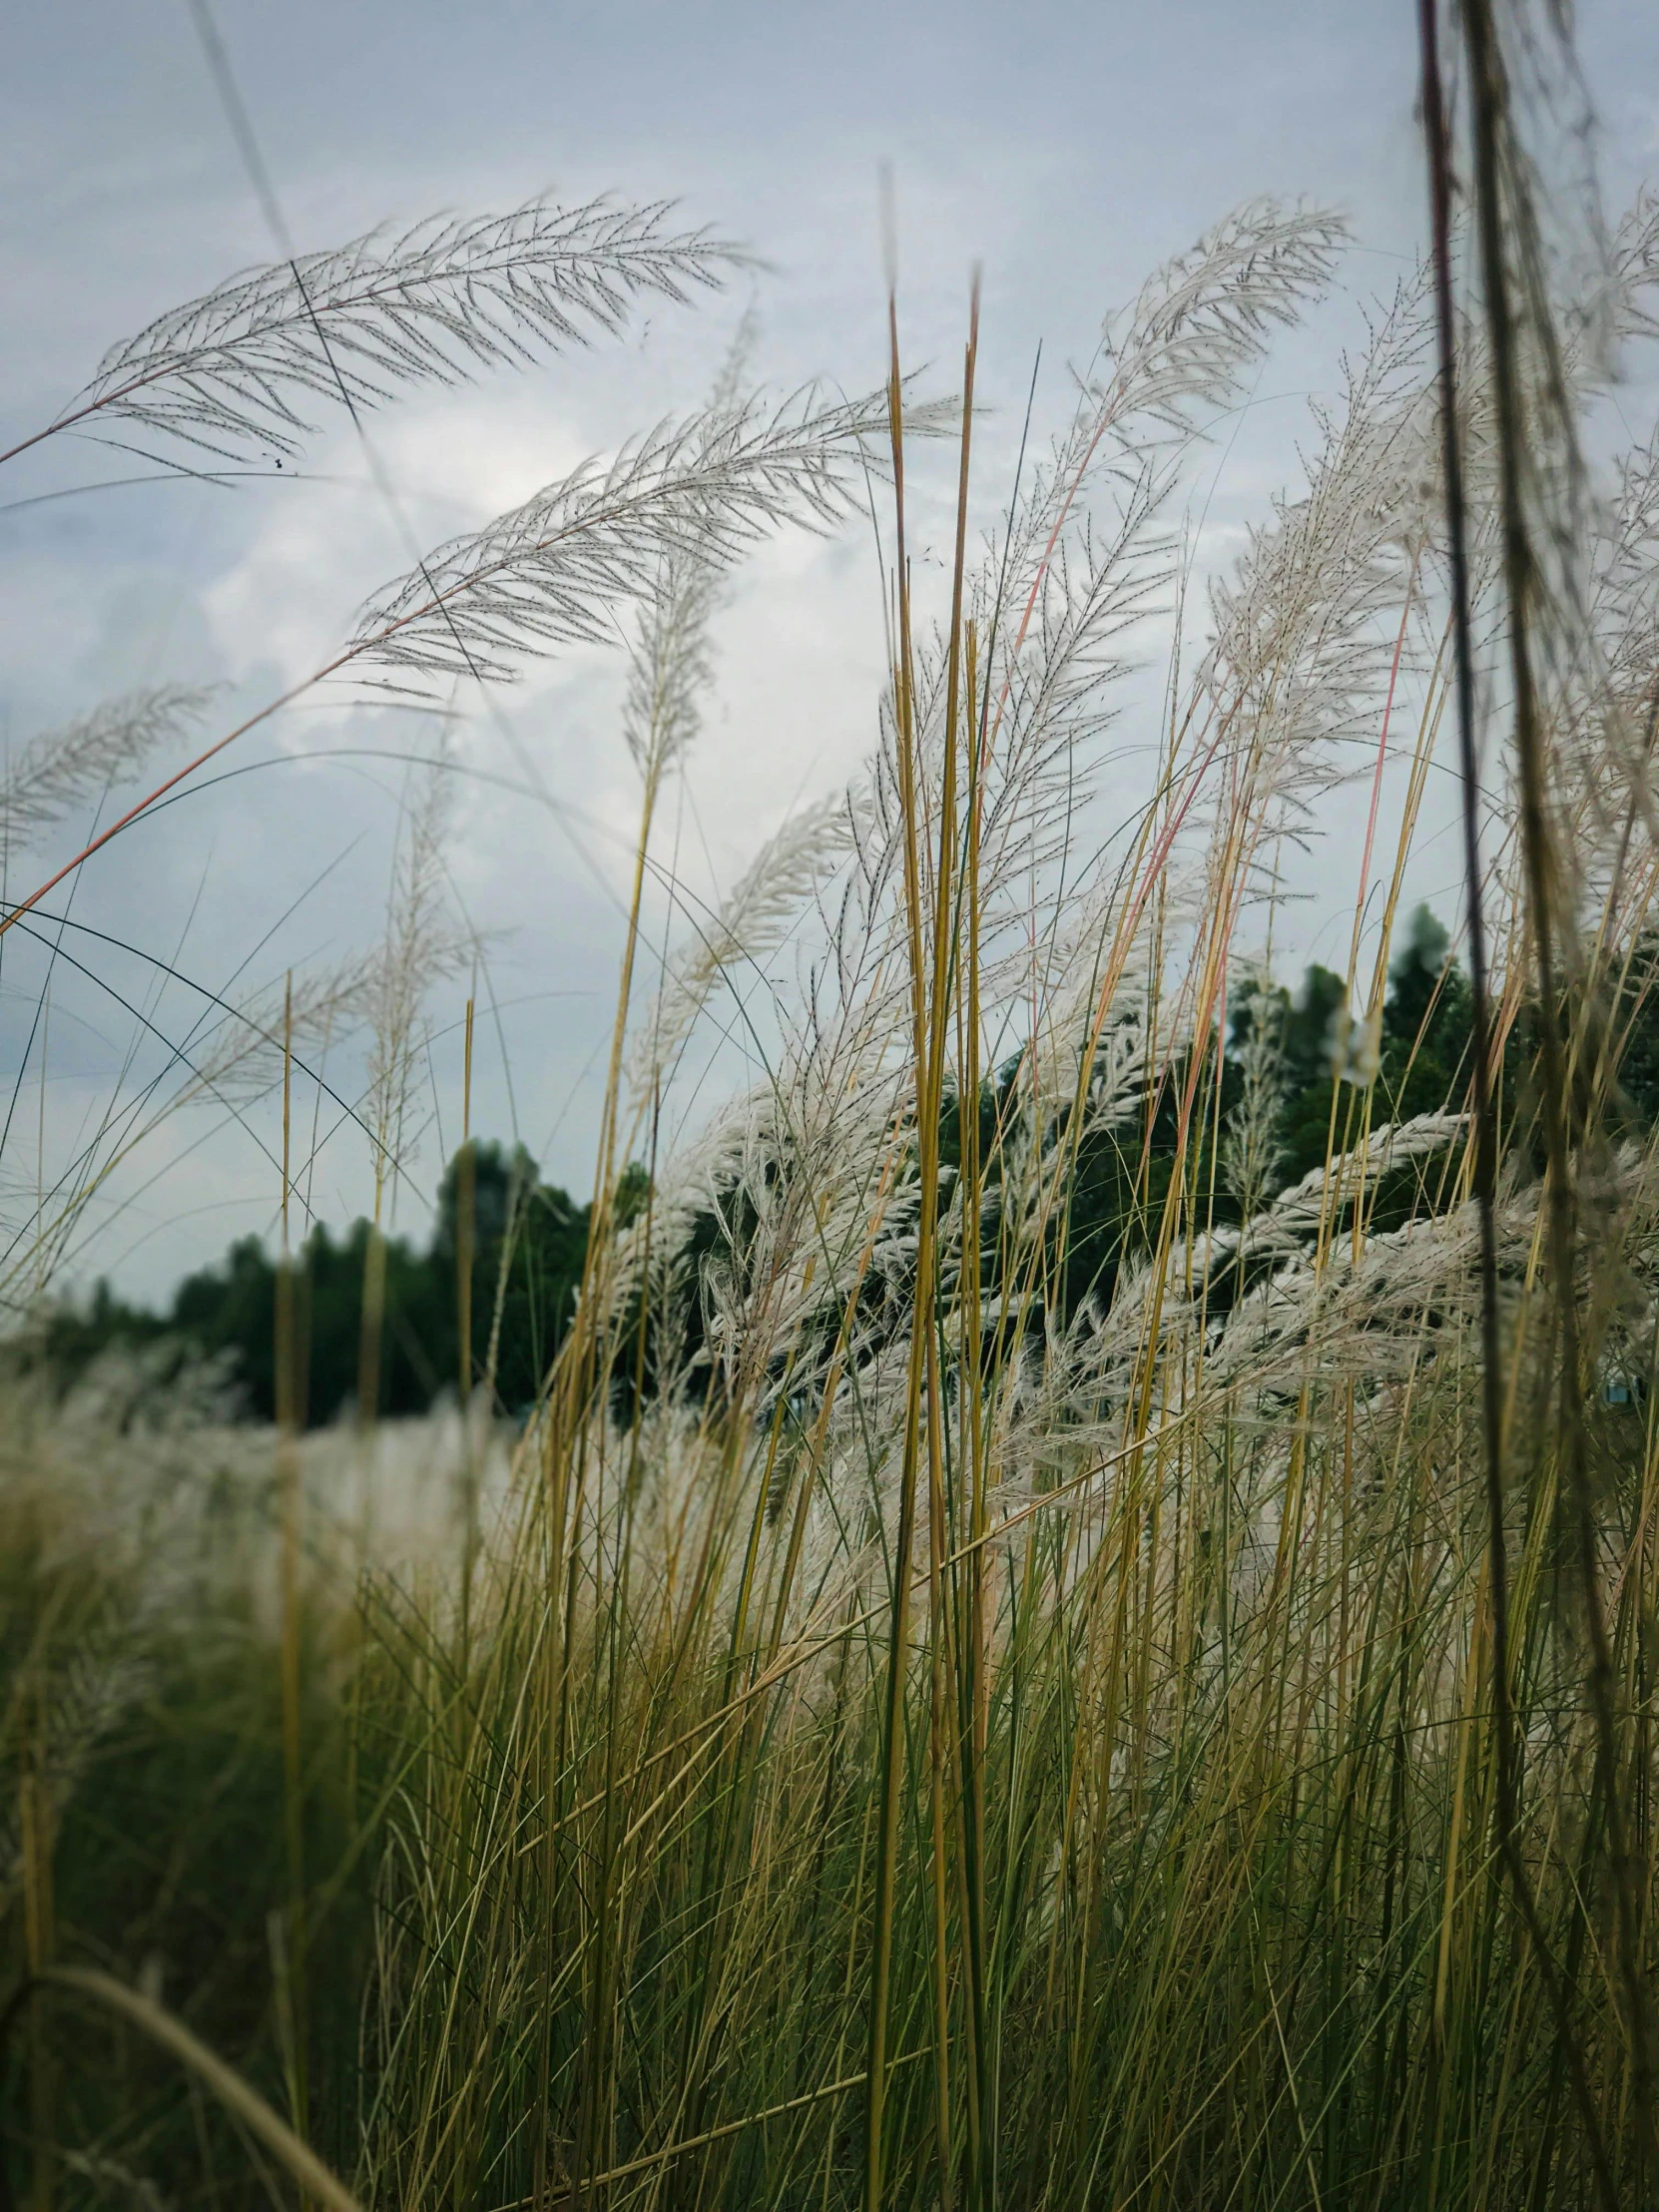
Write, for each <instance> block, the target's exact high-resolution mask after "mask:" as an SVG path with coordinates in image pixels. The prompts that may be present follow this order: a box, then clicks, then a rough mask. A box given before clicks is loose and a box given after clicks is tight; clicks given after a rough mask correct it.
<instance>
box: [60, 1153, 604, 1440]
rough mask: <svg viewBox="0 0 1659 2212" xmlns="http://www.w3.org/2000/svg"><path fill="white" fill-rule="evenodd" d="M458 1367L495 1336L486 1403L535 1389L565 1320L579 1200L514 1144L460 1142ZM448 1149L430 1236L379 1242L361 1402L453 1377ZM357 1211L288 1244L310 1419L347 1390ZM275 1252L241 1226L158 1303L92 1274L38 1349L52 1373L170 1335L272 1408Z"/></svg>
mask: <svg viewBox="0 0 1659 2212" xmlns="http://www.w3.org/2000/svg"><path fill="white" fill-rule="evenodd" d="M471 1150H472V1170H473V1172H472V1179H471V1180H472V1191H473V1208H474V1229H473V1238H472V1251H473V1258H472V1362H471V1370H472V1379H473V1383H474V1384H477V1383H482V1382H484V1381H485V1380H486V1379H488V1378H489V1366H490V1350H491V1346H492V1345H493V1346H494V1348H495V1365H494V1374H493V1388H494V1395H495V1399H496V1402H497V1403H498V1404H499V1405H500V1406H502V1407H504V1408H505V1409H507V1410H509V1411H512V1412H521V1411H523V1410H525V1409H526V1408H528V1407H529V1406H530V1405H531V1404H532V1403H533V1402H534V1400H535V1398H536V1395H537V1393H538V1391H539V1390H540V1388H541V1385H542V1383H543V1382H544V1380H545V1378H546V1375H547V1371H548V1369H549V1367H550V1366H551V1365H552V1361H553V1356H554V1354H555V1352H556V1351H557V1350H558V1347H559V1343H560V1340H561V1339H562V1337H563V1335H564V1332H565V1330H566V1329H567V1328H568V1326H569V1323H570V1315H571V1311H572V1308H573V1306H574V1303H575V1297H576V1290H577V1286H578V1285H579V1284H580V1282H581V1278H582V1264H583V1259H584V1257H585V1255H586V1251H587V1236H588V1210H587V1208H586V1207H585V1206H577V1205H575V1204H574V1203H573V1202H572V1201H571V1199H570V1198H569V1197H567V1195H566V1194H565V1193H564V1192H563V1191H561V1190H558V1189H556V1188H554V1187H553V1186H552V1185H550V1184H546V1183H543V1182H542V1180H541V1177H540V1174H539V1172H538V1170H537V1167H536V1163H535V1161H534V1160H532V1159H531V1158H530V1156H529V1154H528V1153H527V1152H526V1151H525V1150H524V1148H523V1147H522V1146H521V1145H515V1146H514V1147H513V1148H512V1150H511V1151H510V1152H508V1151H507V1150H505V1149H504V1148H503V1147H502V1146H501V1145H499V1144H494V1143H474V1144H473V1146H472V1148H471ZM459 1170H460V1161H459V1157H458V1156H457V1158H456V1159H452V1160H451V1161H450V1163H449V1165H448V1167H447V1168H446V1170H445V1171H444V1176H443V1181H442V1183H441V1185H440V1186H439V1191H438V1206H437V1218H436V1221H435V1223H434V1225H433V1231H432V1237H431V1241H430V1243H429V1244H428V1246H427V1248H426V1249H425V1250H424V1251H418V1250H416V1248H415V1247H414V1246H413V1245H412V1244H411V1243H410V1242H409V1241H408V1240H407V1239H406V1238H400V1237H393V1238H390V1239H388V1240H387V1243H386V1310H385V1323H384V1329H383V1333H382V1342H381V1358H380V1373H379V1399H378V1404H377V1405H376V1408H375V1410H376V1412H378V1413H380V1414H406V1413H419V1412H424V1411H425V1410H426V1408H427V1407H428V1406H429V1405H431V1404H432V1402H433V1400H434V1399H435V1398H436V1397H438V1396H439V1395H440V1393H442V1392H443V1391H445V1390H448V1391H455V1390H457V1389H458V1387H459V1383H460V1324H459V1313H460V1296H459V1293H460V1282H459V1273H458V1265H457V1255H458V1252H459V1247H460V1239H459V1236H458V1233H457V1232H458V1221H457V1207H458V1203H459V1193H460V1189H461V1183H462V1178H461V1176H460V1172H459ZM368 1237H369V1230H368V1224H367V1223H366V1222H365V1221H357V1222H354V1223H353V1224H352V1226H351V1227H350V1228H349V1229H348V1230H347V1231H346V1232H345V1234H344V1235H343V1237H340V1236H336V1235H334V1234H331V1233H330V1231H329V1229H328V1227H327V1225H326V1224H325V1223H322V1222H318V1223H317V1224H316V1226H315V1227H314V1228H313V1229H312V1230H311V1231H310V1233H309V1234H308V1235H307V1236H306V1238H305V1240H304V1242H303V1243H302V1244H301V1245H300V1247H299V1249H298V1251H297V1252H296V1254H295V1255H294V1265H295V1268H296V1270H297V1275H298V1283H297V1299H296V1318H297V1323H298V1336H299V1366H300V1373H301V1377H302V1382H303V1401H304V1414H305V1418H306V1419H307V1420H308V1421H310V1422H312V1423H318V1422H326V1421H330V1420H333V1419H334V1418H336V1417H337V1416H338V1415H339V1414H340V1413H341V1412H342V1411H343V1410H345V1409H347V1408H348V1407H350V1406H352V1405H353V1404H354V1403H355V1400H356V1395H357V1386H358V1345H359V1338H360V1330H359V1323H360V1317H361V1312H362V1295H363V1274H364V1267H365V1261H366V1255H367V1251H368ZM276 1324H277V1264H276V1262H275V1260H274V1259H273V1257H272V1256H271V1254H270V1253H269V1252H268V1251H267V1249H266V1247H265V1244H264V1243H263V1242H262V1240H261V1239H260V1238H258V1237H244V1238H243V1239H241V1240H240V1241H239V1242H238V1243H237V1244H234V1245H233V1246H232V1247H231V1249H230V1251H229V1252H228V1253H227V1254H226V1256H225V1258H224V1259H223V1260H221V1261H219V1262H218V1263H217V1264H216V1265H214V1266H212V1267H208V1268H203V1269H200V1270H198V1271H197V1272H196V1273H195V1274H193V1275H189V1276H187V1277H186V1278H185V1280H184V1281H183V1282H182V1283H181V1284H180V1285H179V1287H178V1289H177V1291H176V1292H175V1293H174V1295H173V1299H172V1303H171V1305H170V1307H169V1308H168V1309H167V1311H166V1312H164V1313H154V1312H151V1311H150V1310H148V1309H146V1308H143V1307H137V1306H129V1305H127V1304H126V1303H125V1302H124V1301H123V1300H121V1299H118V1298H117V1297H116V1296H115V1294H114V1293H113V1292H112V1291H111V1289H110V1287H109V1285H108V1284H107V1283H100V1284H99V1285H98V1286H97V1288H96V1289H95V1290H94V1292H93V1294H92V1297H91V1298H90V1300H88V1302H87V1303H86V1304H85V1305H84V1306H66V1307H63V1308H61V1309H59V1310H58V1312H56V1313H55V1314H54V1315H52V1316H51V1317H50V1319H49V1321H48V1323H47V1327H46V1354H47V1358H48V1360H49V1361H50V1363H51V1365H52V1367H53V1368H54V1370H55V1371H56V1372H57V1373H58V1374H59V1375H60V1376H62V1377H63V1378H64V1379H65V1380H68V1379H69V1378H71V1377H72V1376H74V1375H75V1374H78V1373H79V1372H81V1371H82V1370H83V1369H84V1368H85V1367H86V1366H87V1364H88V1363H89V1362H90V1361H91V1360H92V1359H94V1358H95V1357H96V1356H97V1355H98V1354H99V1353H100V1352H102V1351H105V1350H106V1349H108V1348H109V1347H111V1346H113V1345H117V1344H128V1345H134V1346H154V1345H156V1344H158V1343H160V1342H164V1341H165V1342H168V1343H171V1344H173V1345H175V1346H176V1347H177V1348H178V1349H179V1351H180V1354H181V1356H182V1355H183V1354H184V1353H185V1352H187V1351H188V1352H193V1353H196V1354H199V1355H202V1356H205V1357H209V1358H214V1357H217V1358H219V1359H221V1360H222V1361H223V1362H224V1363H225V1365H226V1367H227V1369H228V1372H229V1375H230V1378H231V1380H232V1382H233V1383H234V1384H235V1385H236V1387H237V1388H238V1389H239V1391H240V1393H241V1396H242V1400H243V1403H244V1405H245V1407H246V1409H247V1411H248V1412H249V1413H250V1414H252V1415H253V1416H255V1417H256V1418H258V1419H262V1420H270V1419H273V1418H274V1417H275V1412H276V1386H275V1378H276Z"/></svg>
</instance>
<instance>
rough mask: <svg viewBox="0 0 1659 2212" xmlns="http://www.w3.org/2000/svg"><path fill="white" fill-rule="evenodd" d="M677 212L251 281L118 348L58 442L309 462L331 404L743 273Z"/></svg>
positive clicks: (432, 231) (444, 236)
mask: <svg viewBox="0 0 1659 2212" xmlns="http://www.w3.org/2000/svg"><path fill="white" fill-rule="evenodd" d="M671 212H672V210H671V207H670V205H669V204H668V203H667V202H657V203H654V204H647V205H642V206H628V205H625V204H623V205H619V204H617V203H614V202H612V201H609V200H594V201H589V202H588V203H586V204H585V205H583V206H579V207H561V206H560V205H559V204H558V203H557V202H555V201H552V200H549V199H545V198H544V199H537V200H531V201H527V202H526V203H525V204H524V206H523V207H520V208H515V209H514V210H512V212H511V213H509V214H507V215H501V216H474V217H469V218H459V217H444V218H437V219H434V220H431V221H428V222H424V223H420V224H416V225H415V226H414V227H413V228H412V229H410V230H406V231H403V232H400V233H388V232H386V231H384V230H379V231H371V232H369V233H368V234H367V235H366V236H365V237H362V238H358V239H354V240H352V241H351V242H350V243H349V244H348V245H345V246H340V247H334V248H330V249H328V250H326V251H324V252H321V253H314V254H304V255H300V256H298V257H297V258H296V259H295V260H293V261H291V262H277V263H273V264H271V265H270V266H269V267H266V268H262V269H255V270H250V271H248V272H246V273H245V274H243V275H241V276H238V277H231V278H230V279H229V280H228V281H227V282H225V283H223V284H219V285H216V286H215V288H214V289H213V290H212V291H210V292H207V293H205V294H204V295H203V296H202V297H201V298H199V299H193V300H190V301H189V302H187V303H186V304H185V305H184V306H180V307H174V308H172V309H170V310H169V311H168V312H167V313H166V314H164V315H160V316H158V317H157V319H156V320H155V321H154V322H152V323H150V324H149V325H147V327H146V328H144V329H143V330H141V331H139V332H138V333H137V335H136V336H134V337H131V338H128V339H125V340H124V341H123V342H122V343H121V344H119V345H115V346H112V347H111V348H110V350H109V352H108V353H106V354H105V356H104V358H103V360H102V361H101V362H100V364H99V367H98V372H97V374H96V375H95V376H94V377H93V379H92V381H91V382H90V383H89V384H88V385H87V386H86V388H85V389H84V390H83V391H82V392H81V393H80V394H79V395H78V396H77V398H76V399H75V400H74V401H73V402H72V403H71V404H70V406H69V407H67V408H66V409H65V410H64V412H63V414H62V415H61V416H60V417H59V418H58V420H57V421H56V422H55V423H53V424H52V425H51V429H52V430H60V429H64V428H67V427H68V426H69V425H70V424H71V423H80V422H84V421H86V420H88V419H89V418H94V417H96V418H98V419H100V420H105V421H109V422H112V423H115V422H120V423H127V424H132V425H134V426H136V427H137V428H138V429H140V430H141V431H144V432H146V433H149V434H151V435H160V436H163V437H165V438H169V439H174V440H179V441H182V442H183V443H185V444H187V445H190V446H195V447H197V448H199V449H201V450H204V451H206V452H208V453H211V454H213V455H215V456H217V457H220V458H224V459H236V458H239V457H243V456H246V455H250V454H261V453H268V454H280V455H285V456H291V455H294V454H296V453H297V452H298V451H299V449H300V446H301V444H302V442H303V440H304V439H305V438H306V437H307V436H308V435H309V434H310V433H311V432H312V431H313V430H314V429H315V427H316V424H315V422H314V420H313V419H312V414H311V412H309V411H306V410H314V409H315V407H316V406H317V404H318V403H319V402H324V401H325V402H328V403H329V404H331V405H338V404H340V403H341V402H342V401H343V402H344V403H346V404H348V405H350V406H351V407H355V408H359V409H361V408H367V407H372V406H377V405H380V404H382V403H383V402H385V401H386V400H388V399H390V398H391V397H392V396H393V394H394V393H395V392H396V390H397V389H398V387H399V386H400V385H405V384H410V383H433V382H435V383H441V384H454V383H458V382H460V381H461V380H462V379H463V378H464V377H467V376H470V375H473V374H475V373H476V372H477V371H478V370H479V369H481V368H484V367H486V366H489V365H490V364H492V363H496V362H502V361H527V360H530V359H532V358H534V356H535V355H536V354H537V353H539V352H542V351H547V350H552V349H556V348H559V347H562V346H568V345H573V344H582V343H585V342H586V341H587V340H588V339H590V338H591V337H593V336H596V335H609V334H614V333H615V332H616V331H618V330H619V329H620V328H621V327H622V325H623V323H624V322H625V321H626V319H627V317H628V315H629V313H630V311H631V310H632V308H633V306H634V305H635V303H636V302H637V301H638V300H639V299H641V298H645V297H656V298H667V299H674V300H684V299H685V298H687V297H688V296H689V295H690V293H691V292H692V291H693V290H696V289H701V288H710V287H714V286H718V285H719V284H720V283H721V282H722V281H723V280H724V279H725V277H726V276H727V275H728V274H729V273H730V272H731V271H733V270H734V269H736V268H739V267H741V266H743V265H744V263H745V262H746V260H747V256H745V255H744V254H743V253H742V252H741V250H740V249H738V248H737V247H735V246H733V245H732V244H731V243H730V242H729V241H726V240H724V239H719V238H716V237H713V236H712V235H711V234H710V233H709V232H707V231H678V232H677V231H671V230H670V229H669V228H668V218H669V216H670V214H671ZM48 434H50V432H43V433H42V435H48Z"/></svg>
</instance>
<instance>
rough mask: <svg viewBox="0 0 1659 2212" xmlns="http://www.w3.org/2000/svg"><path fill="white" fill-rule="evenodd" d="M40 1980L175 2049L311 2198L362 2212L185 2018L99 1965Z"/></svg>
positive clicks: (339, 2211) (59, 1970) (334, 2210)
mask: <svg viewBox="0 0 1659 2212" xmlns="http://www.w3.org/2000/svg"><path fill="white" fill-rule="evenodd" d="M36 1979H37V1981H40V1982H43V1983H45V1984H46V1985H47V1986H48V1987H51V1988H55V1989H68V1990H71V1991H72V1992H73V1993H74V1994H75V1995H77V1996H82V1997H88V1998H90V1999H91V2000H92V2002H93V2003H94V2004H97V2005H100V2006H102V2007H103V2008H104V2009H105V2010H106V2011H110V2012H115V2013H117V2014H119V2015H120V2017H121V2018H123V2019H125V2020H127V2021H128V2022H129V2023H130V2024H131V2025H132V2026H134V2027H136V2028H138V2029H139V2031H140V2032H141V2033H142V2034H144V2035H148V2036H149V2038H150V2040H151V2041H152V2042H154V2043H158V2044H160V2046H161V2048H162V2049H163V2050H166V2051H171V2052H172V2054H173V2056H174V2057H175V2058H177V2059H178V2060H179V2061H180V2062H181V2064H183V2065H185V2066H188V2067H189V2069H190V2071H191V2072H192V2073H193V2074H195V2075H196V2077H197V2079H198V2080H199V2081H201V2082H202V2083H203V2085H204V2086H205V2087H206V2088H208V2089H211V2090H212V2091H213V2093H214V2095H215V2096H216V2097H218V2099H219V2101H220V2102H221V2104H223V2105H224V2106H225V2108H226V2110H227V2111H229V2112H232V2113H234V2114H235V2115H236V2117H237V2118H238V2119H239V2120H240V2121H241V2122H242V2124H243V2125H244V2126H245V2127H246V2128H247V2129H248V2131H249V2133H250V2134H252V2135H256V2136H258V2138H259V2140H260V2141H261V2142H262V2143H263V2144H264V2145H265V2147H266V2149H267V2150H269V2151H270V2152H271V2154H272V2156H273V2157H274V2158H275V2159H276V2160H277V2163H278V2164H279V2165H280V2166H282V2167H283V2168H284V2169H285V2170H286V2172H287V2173H288V2174H289V2175H290V2176H291V2177H292V2179H293V2180H294V2181H296V2182H297V2183H298V2184H299V2187H300V2188H301V2189H302V2190H303V2191H304V2192H305V2194H306V2195H307V2196H309V2197H312V2198H314V2199H315V2201H316V2202H317V2203H318V2204H325V2205H327V2206H329V2207H330V2212H359V2207H358V2204H357V2200H356V2198H355V2197H354V2196H352V2194H351V2192H350V2190H349V2189H346V2188H343V2187H342V2186H341V2184H340V2183H339V2182H338V2181H337V2180H336V2179H335V2177H334V2176H333V2175H332V2174H331V2173H330V2172H329V2171H328V2168H327V2167H326V2166H325V2165H324V2164H323V2163H322V2161H321V2159H320V2158H318V2157H317V2155H316V2153H315V2152H314V2151H312V2150H309V2149H307V2147H306V2146H305V2144H303V2143H302V2142H301V2141H300V2140H299V2138H298V2136H297V2135H295V2134H294V2132H293V2130H292V2128H290V2127H289V2126H288V2125H287V2123H286V2121H285V2120H282V2119H279V2118H278V2117H277V2114H276V2113H275V2112H274V2111H273V2110H272V2109H271V2107H270V2105H269V2104H267V2102H266V2101H265V2099H264V2097H262V2096H261V2095H259V2094H258V2092H257V2091H256V2090H253V2089H251V2088H250V2087H249V2086H248V2084H247V2082H246V2081H244V2080H243V2078H242V2076H241V2075H240V2074H239V2073H238V2072H237V2071H236V2069H235V2067H233V2066H228V2065H227V2064H226V2063H225V2061H224V2059H223V2058H221V2057H220V2056H219V2055H218V2053H217V2052H216V2051H211V2050H210V2049H209V2048H208V2046H207V2044H206V2043H204V2042H202V2041H201V2040H200V2039H199V2038H198V2037H197V2036H195V2035H193V2034H192V2033H191V2031H190V2029H189V2028H188V2027H187V2026H186V2025H185V2023H184V2021H183V2020H180V2019H176V2018H175V2017H174V2015H173V2014H172V2013H171V2012H169V2011H167V2010H166V2009H165V2008H164V2007H163V2006H162V2005H159V2004H156V2003H154V2002H153V2001H152V2000H151V1999H150V1998H149V1997H147V1996H145V1995H144V1993H143V1992H142V1991H141V1990H138V1989H129V1988H128V1987H127V1985H126V1983H125V1982H122V1981H117V1980H116V1978H115V1976H114V1975H113V1974H108V1973H104V1972H102V1971H100V1969H99V1968H98V1967H96V1966H48V1967H46V1968H44V1969H43V1970H42V1971H41V1972H40V1973H39V1974H38V1975H37V1976H36Z"/></svg>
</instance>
